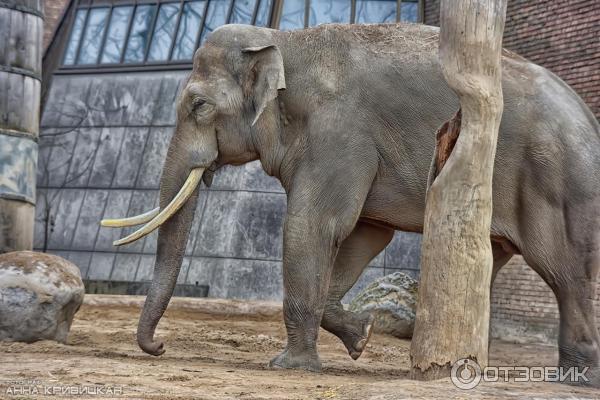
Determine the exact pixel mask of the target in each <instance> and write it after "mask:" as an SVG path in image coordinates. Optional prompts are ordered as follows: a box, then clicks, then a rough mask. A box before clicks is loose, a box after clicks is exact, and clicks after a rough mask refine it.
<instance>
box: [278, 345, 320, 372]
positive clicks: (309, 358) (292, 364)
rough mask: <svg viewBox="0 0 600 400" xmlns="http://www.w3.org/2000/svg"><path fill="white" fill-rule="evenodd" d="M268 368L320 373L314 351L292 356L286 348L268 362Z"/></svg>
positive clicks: (318, 362)
mask: <svg viewBox="0 0 600 400" xmlns="http://www.w3.org/2000/svg"><path fill="white" fill-rule="evenodd" d="M269 368H275V369H278V368H283V369H303V370H306V371H311V372H321V361H320V360H319V355H318V354H317V352H316V351H304V352H301V353H296V354H293V353H292V352H291V351H290V350H289V349H287V348H286V349H285V350H284V351H283V352H282V353H281V354H279V355H278V356H277V357H275V358H274V359H272V360H271V362H269Z"/></svg>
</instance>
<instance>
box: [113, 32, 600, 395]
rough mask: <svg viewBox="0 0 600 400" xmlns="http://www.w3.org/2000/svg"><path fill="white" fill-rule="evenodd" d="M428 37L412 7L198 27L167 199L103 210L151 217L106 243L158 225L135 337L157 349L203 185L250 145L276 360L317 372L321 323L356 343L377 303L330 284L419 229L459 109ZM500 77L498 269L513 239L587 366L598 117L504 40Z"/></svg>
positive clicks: (599, 257)
mask: <svg viewBox="0 0 600 400" xmlns="http://www.w3.org/2000/svg"><path fill="white" fill-rule="evenodd" d="M438 42H439V29H438V28H435V27H429V26H425V25H418V24H406V23H399V24H379V25H340V24H329V25H322V26H319V27H315V28H309V29H304V30H297V31H291V32H283V31H278V30H273V29H268V28H259V27H253V26H246V25H225V26H223V27H220V28H218V29H216V30H215V31H214V32H213V33H212V34H211V35H210V36H209V38H208V39H207V41H206V42H205V43H204V44H203V45H202V46H201V47H200V48H199V49H198V50H197V51H196V53H195V55H194V60H193V70H192V72H191V74H190V76H189V79H188V80H187V82H186V83H185V85H184V87H183V89H182V91H181V93H180V94H179V97H178V100H177V104H176V110H177V120H176V126H175V130H174V133H173V137H172V139H171V142H170V144H169V147H168V151H167V156H166V161H165V164H164V168H163V172H162V177H161V181H160V207H159V208H157V209H155V210H152V211H150V212H148V213H146V214H142V215H140V216H136V217H132V218H126V219H118V220H106V221H104V222H103V223H104V225H106V226H131V225H138V224H145V225H144V226H143V227H142V228H140V229H139V230H138V231H136V232H134V233H132V234H131V235H129V236H128V237H126V238H123V239H121V240H119V241H116V242H115V244H116V245H121V244H125V243H129V242H131V241H134V240H136V239H138V238H140V237H142V236H144V235H146V234H148V233H149V232H151V231H153V230H154V229H159V233H158V242H157V243H158V244H157V256H156V261H155V266H154V275H153V280H152V284H151V288H150V290H149V293H148V296H147V298H146V301H145V304H144V307H143V310H142V313H141V316H140V320H139V325H138V330H137V341H138V344H139V346H140V347H141V348H142V349H143V350H144V351H145V352H147V353H149V354H152V355H156V356H157V355H160V354H162V353H163V352H164V346H163V343H162V342H160V341H158V340H155V339H154V333H155V328H156V326H157V324H158V322H159V320H160V318H161V317H162V315H163V313H164V311H165V309H166V307H167V305H168V303H169V300H170V298H171V296H172V292H173V289H174V286H175V284H176V280H177V276H178V273H179V269H180V266H181V262H182V258H183V255H184V250H185V247H186V242H187V238H188V235H189V231H190V226H191V222H192V219H193V215H194V209H195V207H196V203H197V199H198V196H199V191H198V187H199V186H200V185H201V182H204V184H206V185H207V186H210V184H211V182H212V178H213V174H214V172H215V171H216V170H218V169H219V168H220V167H222V166H224V165H241V164H244V163H247V162H250V161H254V160H260V163H261V165H262V167H263V169H264V171H265V172H266V173H267V174H268V175H271V176H273V177H276V178H277V179H278V180H279V181H280V182H281V185H282V187H283V188H284V190H285V193H286V196H287V211H286V215H285V221H284V226H283V286H284V296H283V297H284V298H283V314H284V323H285V327H286V331H287V344H286V346H285V349H284V350H283V352H282V353H281V354H279V355H278V356H276V357H275V358H274V359H273V360H272V361H271V362H270V366H272V367H275V368H299V369H305V370H309V371H320V370H321V362H320V359H319V355H318V352H317V337H318V333H319V328H320V327H323V328H324V329H326V330H327V331H329V332H331V333H333V334H334V335H336V336H337V337H338V338H339V339H341V341H342V342H343V343H344V345H345V347H346V348H347V350H348V353H349V355H350V356H351V357H352V358H353V359H357V358H358V357H359V356H360V355H361V353H362V352H363V351H364V349H365V346H366V344H367V342H368V340H369V337H370V334H371V330H372V325H373V317H372V316H371V315H369V314H358V315H357V314H354V313H352V312H349V311H346V310H344V308H343V307H342V304H341V302H340V300H341V299H342V297H343V296H344V294H345V293H346V292H347V291H348V290H349V289H350V288H351V287H352V286H353V285H354V283H355V282H356V281H357V279H358V278H359V276H360V275H361V273H362V271H363V269H364V268H365V267H366V266H367V265H368V263H369V262H370V261H371V259H373V258H374V257H375V256H376V255H377V254H379V253H380V252H381V251H382V250H383V249H384V248H385V247H386V245H387V244H388V243H389V242H390V240H391V239H392V236H393V234H394V231H396V230H401V231H409V232H422V229H423V218H424V209H425V198H426V191H427V179H428V173H429V168H430V164H431V160H432V155H433V152H434V148H435V132H436V130H437V129H438V128H439V127H440V126H441V125H442V124H443V123H444V122H445V121H447V120H448V119H449V118H450V117H451V116H452V115H453V114H454V113H455V112H456V110H458V108H459V102H458V98H457V96H456V94H455V93H454V92H453V91H452V90H451V89H450V88H449V87H448V85H447V83H446V81H445V80H444V77H443V74H442V71H441V66H440V64H439V60H438ZM502 88H503V94H504V113H503V116H502V121H501V126H500V132H499V139H498V144H497V152H496V159H495V162H494V177H493V218H492V225H491V233H490V240H491V244H492V248H493V256H494V266H493V276H494V277H495V276H496V274H497V273H498V270H499V269H500V268H501V267H502V266H503V265H505V264H506V263H507V262H508V261H509V260H510V258H511V257H512V256H513V255H514V254H521V255H523V257H524V258H525V260H526V261H527V263H528V265H529V266H531V268H533V269H534V270H535V271H536V272H537V273H538V274H539V275H540V276H541V277H542V278H543V279H544V280H545V282H546V283H547V284H548V285H549V286H550V287H551V288H552V290H553V291H554V294H555V295H556V298H557V301H558V307H559V311H560V328H559V338H558V342H559V344H558V347H559V365H560V366H563V367H571V366H588V367H592V369H594V368H595V369H596V370H598V367H600V336H599V334H598V329H597V327H596V321H595V309H594V300H593V299H595V297H596V294H595V291H596V286H597V282H598V269H599V268H600V126H599V124H598V122H597V120H596V119H595V117H594V115H593V114H592V113H591V111H590V110H589V109H588V107H587V106H586V105H585V104H584V102H583V101H582V100H581V99H580V98H579V97H578V95H577V94H576V93H575V92H574V91H573V90H572V89H571V88H570V87H569V86H568V85H567V84H566V83H564V82H563V81H562V80H560V79H559V78H558V77H557V76H555V75H554V74H552V73H551V72H549V71H548V70H546V69H544V68H542V67H540V66H537V65H535V64H533V63H531V62H529V61H527V60H526V59H524V58H522V57H520V56H518V55H516V54H515V53H512V52H510V51H507V50H503V54H502ZM595 379H596V381H595V383H596V384H598V383H599V382H600V379H598V378H597V377H596V378H595Z"/></svg>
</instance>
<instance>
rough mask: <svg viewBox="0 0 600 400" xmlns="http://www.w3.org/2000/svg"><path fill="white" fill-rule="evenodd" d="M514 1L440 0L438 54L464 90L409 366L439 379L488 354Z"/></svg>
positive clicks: (432, 217) (428, 218)
mask: <svg viewBox="0 0 600 400" xmlns="http://www.w3.org/2000/svg"><path fill="white" fill-rule="evenodd" d="M506 3H507V0H442V2H441V15H440V17H441V18H440V26H441V31H440V62H441V65H442V69H443V73H444V77H445V78H446V81H447V82H448V84H449V86H450V87H451V88H452V89H453V90H454V91H455V92H456V94H457V95H458V97H459V99H460V106H461V109H460V110H459V112H458V113H457V115H456V116H455V117H454V118H453V119H452V120H451V121H450V122H447V123H446V124H444V126H442V127H441V128H440V131H439V132H438V135H437V148H436V151H435V154H434V156H433V157H434V159H433V161H432V164H431V171H430V176H429V185H430V186H429V189H428V192H427V203H426V209H425V222H424V232H423V245H422V264H421V281H420V286H419V299H418V303H417V318H416V323H415V330H414V334H413V339H412V343H411V351H410V353H411V363H412V371H411V375H412V377H413V378H415V379H437V378H442V377H447V376H449V375H450V370H451V367H452V364H453V363H454V362H456V361H457V360H459V359H462V358H469V359H472V360H475V361H477V362H478V363H479V364H480V365H481V366H482V367H483V366H485V365H487V362H488V333H489V312H490V301H489V299H490V279H491V275H492V261H493V260H492V251H491V245H490V225H491V219H492V172H493V165H494V156H495V153H496V142H497V138H498V128H499V125H500V119H501V116H502V108H503V100H502V87H501V69H500V58H501V52H502V34H503V31H504V21H505V16H506Z"/></svg>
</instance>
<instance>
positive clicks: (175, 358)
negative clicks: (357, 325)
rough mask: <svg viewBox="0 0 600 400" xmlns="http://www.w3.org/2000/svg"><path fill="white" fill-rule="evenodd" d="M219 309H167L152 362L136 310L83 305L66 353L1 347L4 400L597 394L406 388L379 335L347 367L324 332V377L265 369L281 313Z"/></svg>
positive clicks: (548, 354) (51, 346)
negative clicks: (98, 393)
mask: <svg viewBox="0 0 600 400" xmlns="http://www.w3.org/2000/svg"><path fill="white" fill-rule="evenodd" d="M241 306H246V307H248V306H251V304H250V303H242V304H241ZM213 308H214V307H213ZM217 308H220V309H221V310H222V311H223V314H222V315H216V314H214V310H212V311H211V313H207V312H205V311H206V310H205V309H203V308H202V307H199V308H197V309H194V308H193V307H191V308H174V307H170V308H169V310H168V311H167V313H166V315H165V317H164V318H163V319H162V321H161V324H160V325H159V329H158V336H160V337H161V338H164V339H165V346H166V350H167V352H166V353H165V354H164V355H163V356H161V357H152V356H148V355H146V354H144V353H143V352H142V351H141V350H140V349H139V348H138V347H137V344H136V342H135V329H136V325H137V318H138V316H139V307H138V305H137V304H129V305H128V304H127V303H122V304H110V303H106V304H104V305H98V304H95V305H93V304H89V303H88V304H85V305H84V306H83V307H82V308H81V309H80V310H79V312H78V313H77V315H76V317H75V321H74V322H73V326H72V329H71V333H70V336H69V340H68V344H66V345H63V344H58V343H54V342H50V341H43V342H37V343H33V344H24V343H8V344H3V348H4V351H3V352H2V353H0V374H1V376H0V398H17V397H18V398H29V397H36V396H28V392H18V390H17V391H16V389H19V388H20V387H21V386H22V385H30V386H29V387H30V389H29V390H31V387H32V386H34V387H35V388H38V390H39V393H41V394H44V390H47V389H43V388H47V387H57V386H58V387H62V388H64V387H66V386H76V387H80V388H81V387H87V388H90V387H91V388H93V387H101V388H104V392H103V395H104V397H125V398H144V399H180V398H194V399H225V398H231V399H367V398H368V399H409V398H410V399H434V398H439V399H464V398H476V399H541V398H544V399H546V398H548V399H575V398H577V399H600V391H598V390H597V389H585V388H578V387H572V386H567V385H559V384H553V383H535V384H534V383H515V382H509V383H493V384H492V383H481V384H480V385H479V386H478V387H477V388H475V389H473V390H469V391H464V390H460V389H457V388H455V387H454V386H453V384H452V383H451V382H450V380H449V379H446V380H440V381H435V382H427V383H424V382H416V381H411V380H409V379H408V378H407V375H408V371H409V347H410V342H409V341H406V340H399V339H396V338H393V337H391V336H384V335H373V337H372V338H371V341H370V344H369V346H368V349H367V350H366V352H365V353H364V354H363V356H362V357H361V358H360V359H359V360H358V361H353V360H352V359H351V358H350V357H349V356H348V355H347V353H346V351H345V348H344V346H343V345H342V344H341V343H340V342H339V341H338V340H337V338H335V337H334V336H332V335H330V334H328V333H327V332H325V331H321V335H320V339H319V351H320V355H321V360H322V362H323V373H321V374H314V373H308V372H300V371H288V370H270V369H268V368H267V366H266V365H267V363H268V361H269V360H270V359H271V357H273V356H275V355H276V354H278V352H279V351H281V350H282V349H283V347H284V344H285V330H284V326H283V322H282V320H281V316H280V314H279V312H278V311H277V309H275V311H272V310H271V312H267V313H263V315H256V314H255V313H253V312H244V313H239V312H231V311H230V310H229V309H228V308H227V307H225V306H222V307H221V306H219V307H217ZM238 311H239V307H238ZM246 311H247V310H246ZM225 314H227V315H225ZM490 355H491V360H490V364H491V365H528V366H532V365H555V363H556V358H557V355H556V351H555V348H554V347H550V346H543V345H524V344H511V343H503V342H494V343H493V344H492V347H491V354H490ZM19 385H21V386H19ZM34 390H35V389H34ZM77 390H80V389H77ZM111 390H112V391H113V392H111ZM29 393H34V394H35V393H36V392H35V391H33V392H29ZM47 393H48V392H46V394H47ZM54 393H55V395H56V397H60V396H63V397H67V395H66V394H65V393H64V392H63V393H62V394H60V392H58V393H59V394H57V392H56V391H54ZM71 393H72V392H71ZM89 393H90V392H88V394H89ZM92 393H93V391H92ZM111 393H116V395H114V394H112V395H111ZM18 394H20V396H17V395H18ZM80 397H86V396H80ZM88 397H91V396H88Z"/></svg>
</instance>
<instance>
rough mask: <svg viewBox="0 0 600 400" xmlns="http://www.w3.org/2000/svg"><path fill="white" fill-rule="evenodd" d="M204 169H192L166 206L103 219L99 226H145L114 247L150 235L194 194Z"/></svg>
mask: <svg viewBox="0 0 600 400" xmlns="http://www.w3.org/2000/svg"><path fill="white" fill-rule="evenodd" d="M205 169H206V168H194V169H192V170H191V171H190V173H189V175H188V177H187V179H186V181H185V183H184V184H183V186H181V189H179V192H178V193H177V194H176V195H175V197H173V199H172V200H171V201H170V202H169V204H167V206H166V207H165V208H164V209H163V210H160V209H159V208H155V209H154V210H151V211H148V212H146V213H143V214H140V215H136V216H134V217H129V218H121V219H103V220H102V221H101V222H100V225H102V226H106V227H110V228H122V227H127V226H135V225H141V224H145V225H144V226H143V227H141V228H140V229H138V230H137V231H135V232H133V233H132V234H130V235H129V236H126V237H124V238H121V239H119V240H116V241H114V242H113V245H114V246H122V245H124V244H128V243H131V242H135V241H136V240H138V239H141V238H143V237H144V236H146V235H148V234H150V233H152V232H153V231H154V230H155V229H157V228H158V227H160V226H161V225H162V224H164V223H165V222H166V221H167V220H168V219H169V218H171V217H172V216H173V215H174V214H175V213H176V212H177V211H179V209H180V208H181V207H182V206H183V205H184V204H185V203H186V201H188V199H189V198H190V196H191V195H192V194H193V193H194V190H195V189H196V187H197V186H198V184H199V183H200V181H201V180H202V175H203V174H204V171H205Z"/></svg>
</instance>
